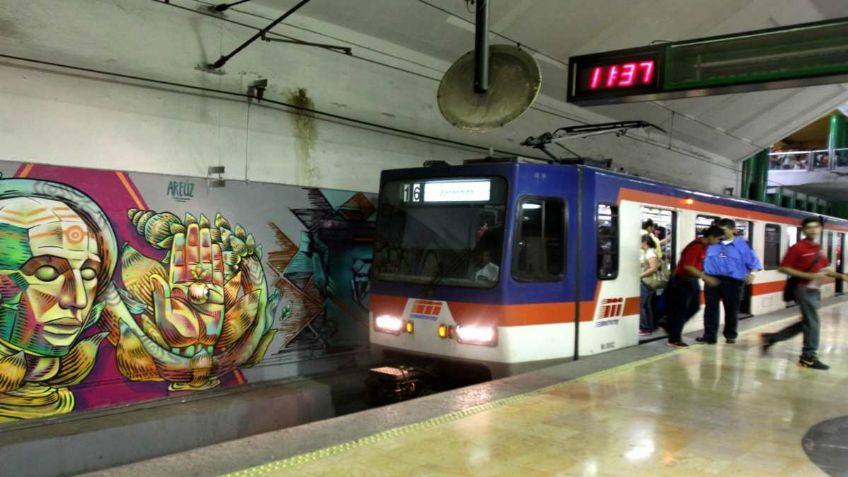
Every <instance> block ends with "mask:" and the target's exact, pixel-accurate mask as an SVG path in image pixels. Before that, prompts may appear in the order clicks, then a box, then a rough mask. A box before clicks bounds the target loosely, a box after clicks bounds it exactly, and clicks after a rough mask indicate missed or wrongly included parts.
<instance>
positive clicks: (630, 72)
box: [589, 60, 654, 89]
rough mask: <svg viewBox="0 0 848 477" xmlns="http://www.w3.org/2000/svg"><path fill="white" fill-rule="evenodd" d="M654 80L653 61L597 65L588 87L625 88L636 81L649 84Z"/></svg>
mask: <svg viewBox="0 0 848 477" xmlns="http://www.w3.org/2000/svg"><path fill="white" fill-rule="evenodd" d="M653 81H654V61H653V60H649V61H640V62H638V63H636V62H633V63H624V64H621V65H609V66H598V67H596V68H594V69H593V70H592V77H591V79H590V80H589V89H600V88H626V87H628V86H633V85H635V84H636V83H637V82H638V83H640V84H651V83H652V82H653Z"/></svg>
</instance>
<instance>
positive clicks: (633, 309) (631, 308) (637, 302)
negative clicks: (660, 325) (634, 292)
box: [622, 296, 642, 316]
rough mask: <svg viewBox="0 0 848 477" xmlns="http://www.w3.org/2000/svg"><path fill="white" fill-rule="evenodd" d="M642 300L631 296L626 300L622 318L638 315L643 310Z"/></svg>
mask: <svg viewBox="0 0 848 477" xmlns="http://www.w3.org/2000/svg"><path fill="white" fill-rule="evenodd" d="M641 305H642V298H641V297H638V296H631V297H628V298H627V299H625V300H624V312H622V316H630V315H638V314H639V311H640V309H641V308H642V306H641Z"/></svg>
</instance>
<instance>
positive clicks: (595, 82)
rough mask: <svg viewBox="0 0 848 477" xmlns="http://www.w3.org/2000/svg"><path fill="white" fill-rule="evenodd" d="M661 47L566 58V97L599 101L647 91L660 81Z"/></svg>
mask: <svg viewBox="0 0 848 477" xmlns="http://www.w3.org/2000/svg"><path fill="white" fill-rule="evenodd" d="M661 66H662V49H660V48H657V47H649V48H638V49H632V50H620V51H616V52H611V53H607V54H603V53H602V54H594V55H584V56H577V57H572V58H571V59H569V85H568V101H569V102H575V103H580V102H583V103H587V104H592V103H596V104H597V103H603V102H606V101H607V100H608V99H609V98H621V97H622V96H627V95H634V94H651V93H654V92H656V91H658V90H659V88H660V85H661V76H662V71H661Z"/></svg>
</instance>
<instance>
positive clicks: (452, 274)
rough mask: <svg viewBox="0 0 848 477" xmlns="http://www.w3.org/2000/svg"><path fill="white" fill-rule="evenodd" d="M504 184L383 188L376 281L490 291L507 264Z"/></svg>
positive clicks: (453, 182)
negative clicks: (504, 250)
mask: <svg viewBox="0 0 848 477" xmlns="http://www.w3.org/2000/svg"><path fill="white" fill-rule="evenodd" d="M506 192H507V187H506V181H505V180H504V179H503V178H499V177H490V178H461V179H456V178H453V179H426V180H402V181H392V182H386V183H384V184H383V188H382V190H381V192H380V203H379V207H380V212H379V220H378V222H377V240H376V244H375V249H374V272H375V278H376V279H378V280H382V281H387V282H403V283H417V284H431V285H433V286H436V285H440V286H459V287H476V288H489V287H493V286H495V285H496V284H497V283H498V281H499V279H500V276H501V273H500V272H501V267H502V264H503V260H502V258H503V241H504V218H505V210H506V197H507V193H506Z"/></svg>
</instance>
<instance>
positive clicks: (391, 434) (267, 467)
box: [224, 303, 840, 477]
mask: <svg viewBox="0 0 848 477" xmlns="http://www.w3.org/2000/svg"><path fill="white" fill-rule="evenodd" d="M839 304H840V303H834V304H832V305H827V306H824V307H822V308H821V310H825V309H827V308H830V307H833V306H836V305H839ZM797 319H798V316H797V315H796V316H791V317H787V318H781V319H779V320H777V321H772V322H770V323H764V324H762V325H758V326H755V327H753V328H751V329H747V330H744V331H742V332H740V333H739V334H740V335H745V334H749V333H751V332H754V331H757V330H759V329H762V328H766V327H769V326H774V325H776V324H779V323H783V322H785V321H790V320H797ZM691 350H692V348H680V349H676V350H674V351H671V352H668V353H663V354H659V355H656V356H651V357H648V358H643V359H640V360H637V361H633V362H630V363H625V364H622V365H619V366H616V367H614V368H609V369H602V370H600V371H595V372H594V373H589V374H586V375H584V376H580V377H579V378H575V379H570V380H568V381H563V382H561V383H556V384H552V385H550V386H546V387H544V388H539V389H535V390H533V391H529V392H526V393H524V394H518V395H516V396H510V397H507V398H503V399H499V400H497V401H492V402H488V403H485V404H479V405H477V406H473V407H470V408H468V409H463V410H461V411H454V412H451V413H448V414H444V415H441V416H437V417H433V418H430V419H427V420H425V421H421V422H416V423H413V424H407V425H405V426H400V427H395V428H392V429H389V430H387V431H383V432H379V433H377V434H372V435H370V436H366V437H363V438H360V439H356V440H353V441H349V442H345V443H342V444H337V445H334V446H330V447H325V448H323V449H318V450H316V451H312V452H307V453H304V454H298V455H296V456H292V457H288V458H286V459H282V460H278V461H275V462H269V463H267V464H262V465H258V466H256V467H251V468H249V469H243V470H239V471H236V472H232V473H230V474H225V476H224V477H247V476H250V477H253V476H259V475H264V474H267V473H269V472H273V471H277V470H284V469H290V468H292V467H295V466H298V465H302V464H306V463H309V462H314V461H316V460H319V459H324V458H326V457H330V456H333V455H336V454H339V453H341V452H345V451H349V450H353V449H356V448H359V447H363V446H367V445H371V444H375V443H377V442H380V441H384V440H386V439H389V438H396V437H400V436H403V435H405V434H409V433H411V432H415V431H422V430H425V429H430V428H433V427H436V426H438V425H441V424H447V423H449V422H454V421H458V420H460V419H462V418H465V417H468V416H473V415H475V414H479V413H481V412H485V411H489V410H492V409H497V408H500V407H503V406H506V405H508V404H514V403H516V402H520V401H524V400H526V399H529V398H530V397H533V396H535V395H539V394H544V393H546V392H550V391H551V390H554V389H558V388H561V387H564V386H568V385H571V384H574V383H575V382H584V381H587V380H589V379H596V378H599V377H603V376H606V375H609V374H615V373H618V372H622V371H626V370H630V369H633V368H637V367H639V366H643V365H646V364H650V363H653V362H655V361H660V360H662V359H666V358H669V357H671V356H674V355H676V354H679V353H682V352H684V351H691Z"/></svg>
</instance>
